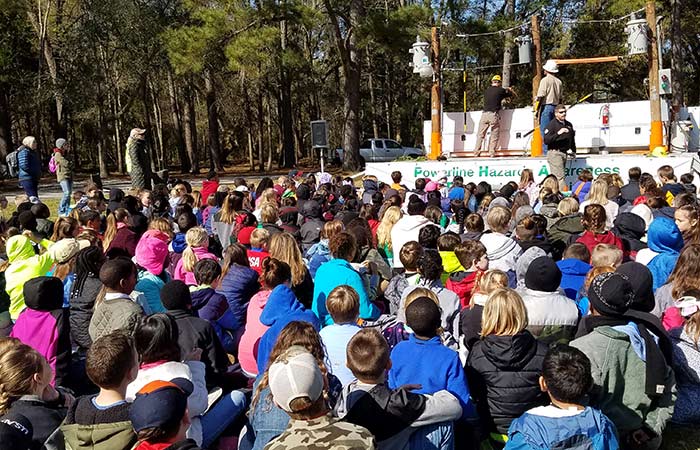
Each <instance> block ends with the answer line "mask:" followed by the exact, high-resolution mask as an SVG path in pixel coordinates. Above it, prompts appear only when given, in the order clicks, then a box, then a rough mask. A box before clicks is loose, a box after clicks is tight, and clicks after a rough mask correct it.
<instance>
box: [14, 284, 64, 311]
mask: <svg viewBox="0 0 700 450" xmlns="http://www.w3.org/2000/svg"><path fill="white" fill-rule="evenodd" d="M22 293H23V294H24V303H25V304H26V305H27V308H30V309H34V310H36V311H53V310H55V309H60V308H61V307H62V306H63V282H62V281H61V280H60V279H59V278H56V277H36V278H32V279H31V280H28V281H27V282H26V283H24V286H23V288H22Z"/></svg>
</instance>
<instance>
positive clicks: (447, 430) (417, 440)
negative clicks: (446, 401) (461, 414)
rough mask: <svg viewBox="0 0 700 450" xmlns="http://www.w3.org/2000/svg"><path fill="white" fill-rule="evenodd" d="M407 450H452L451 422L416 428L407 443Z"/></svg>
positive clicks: (452, 427)
mask: <svg viewBox="0 0 700 450" xmlns="http://www.w3.org/2000/svg"><path fill="white" fill-rule="evenodd" d="M408 448H409V450H454V448H455V434H454V425H453V424H452V422H441V423H436V424H433V425H426V426H423V427H420V428H417V429H416V431H414V432H413V434H412V435H411V438H410V439H409V441H408Z"/></svg>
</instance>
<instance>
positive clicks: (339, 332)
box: [320, 285, 360, 386]
mask: <svg viewBox="0 0 700 450" xmlns="http://www.w3.org/2000/svg"><path fill="white" fill-rule="evenodd" d="M326 308H327V309H328V313H329V314H330V315H331V317H332V318H333V324H331V325H328V326H326V327H324V328H323V329H322V330H321V332H320V335H321V341H322V342H323V345H324V346H325V347H326V357H327V358H328V363H329V366H328V370H329V371H330V373H332V374H333V375H335V376H336V377H337V378H338V379H339V380H340V382H341V383H342V385H343V386H345V385H347V384H348V383H350V382H351V381H353V380H354V379H355V377H354V375H353V374H352V372H351V371H350V369H348V366H347V363H346V352H347V346H348V342H350V339H351V338H352V337H353V336H354V335H355V334H356V333H357V332H358V331H360V327H359V326H358V325H357V320H358V319H359V317H360V297H359V296H358V295H357V292H356V291H355V289H353V288H351V287H350V286H348V285H340V286H338V287H336V288H335V289H333V290H332V291H331V293H330V294H328V298H326Z"/></svg>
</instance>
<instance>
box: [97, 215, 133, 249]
mask: <svg viewBox="0 0 700 450" xmlns="http://www.w3.org/2000/svg"><path fill="white" fill-rule="evenodd" d="M130 217H131V215H130V214H129V211H127V210H126V209H124V208H117V209H115V210H114V211H112V212H111V213H110V214H109V215H108V216H107V229H106V230H105V234H104V238H103V240H102V245H103V247H104V249H105V250H108V249H109V246H110V245H111V244H112V241H113V240H114V238H115V237H116V236H117V223H118V222H124V223H127V224H128V221H129V218H130Z"/></svg>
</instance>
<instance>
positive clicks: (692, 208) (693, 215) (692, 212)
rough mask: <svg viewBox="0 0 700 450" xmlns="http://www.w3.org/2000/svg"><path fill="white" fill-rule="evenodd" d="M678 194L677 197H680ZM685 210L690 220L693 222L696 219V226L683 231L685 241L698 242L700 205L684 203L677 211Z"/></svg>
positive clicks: (699, 235)
mask: <svg viewBox="0 0 700 450" xmlns="http://www.w3.org/2000/svg"><path fill="white" fill-rule="evenodd" d="M678 197H679V196H677V197H676V198H678ZM679 211H683V212H684V213H686V214H688V220H690V221H691V222H692V221H693V220H694V221H695V222H696V223H695V226H694V227H692V228H691V229H690V230H689V231H686V232H685V233H683V241H684V242H685V243H686V244H688V243H690V242H694V243H697V242H698V241H700V211H698V207H697V206H696V205H695V204H692V205H683V206H681V207H680V208H677V209H676V212H679Z"/></svg>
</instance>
